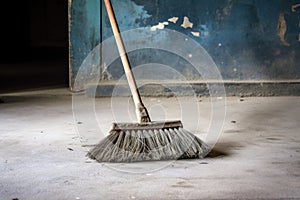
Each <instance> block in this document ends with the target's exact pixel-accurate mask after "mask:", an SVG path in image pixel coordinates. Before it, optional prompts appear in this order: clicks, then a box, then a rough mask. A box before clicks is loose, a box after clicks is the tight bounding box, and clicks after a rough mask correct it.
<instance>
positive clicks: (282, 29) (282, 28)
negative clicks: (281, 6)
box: [277, 13, 290, 46]
mask: <svg viewBox="0 0 300 200" xmlns="http://www.w3.org/2000/svg"><path fill="white" fill-rule="evenodd" d="M286 30H287V25H286V20H285V17H284V13H280V15H279V18H278V24H277V35H278V37H279V38H280V42H281V44H282V45H284V46H290V44H289V43H288V42H287V41H286V40H285V33H286Z"/></svg>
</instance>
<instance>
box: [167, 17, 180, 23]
mask: <svg viewBox="0 0 300 200" xmlns="http://www.w3.org/2000/svg"><path fill="white" fill-rule="evenodd" d="M178 19H179V18H178V17H172V18H169V19H168V21H169V22H173V23H174V24H176V23H177V21H178Z"/></svg>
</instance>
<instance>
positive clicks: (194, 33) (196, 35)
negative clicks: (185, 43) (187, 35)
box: [191, 31, 200, 37]
mask: <svg viewBox="0 0 300 200" xmlns="http://www.w3.org/2000/svg"><path fill="white" fill-rule="evenodd" d="M191 33H192V35H193V36H195V37H200V33H199V32H193V31H192V32H191Z"/></svg>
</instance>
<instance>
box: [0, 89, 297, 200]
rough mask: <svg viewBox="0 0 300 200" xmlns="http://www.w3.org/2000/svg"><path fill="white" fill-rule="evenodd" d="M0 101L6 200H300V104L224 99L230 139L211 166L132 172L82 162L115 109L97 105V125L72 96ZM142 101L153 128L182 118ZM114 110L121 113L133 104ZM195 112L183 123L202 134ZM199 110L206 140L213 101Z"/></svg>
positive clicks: (1, 194)
mask: <svg viewBox="0 0 300 200" xmlns="http://www.w3.org/2000/svg"><path fill="white" fill-rule="evenodd" d="M0 98H1V99H2V100H3V101H4V103H0V110H1V111H0V121H1V123H0V148H1V151H0V199H3V200H5V199H13V198H18V199H19V200H25V199H28V200H34V199H39V200H40V199H51V200H52V199H60V200H61V199H66V200H68V199H74V200H76V199H300V190H299V188H300V132H299V131H300V124H299V118H300V97H271V98H263V97H261V98H244V99H242V100H243V101H241V100H240V98H238V97H230V98H227V105H226V109H227V113H226V118H225V122H224V130H223V132H222V135H221V137H220V138H219V140H218V143H217V144H216V146H215V151H214V152H213V153H212V154H211V155H210V156H209V157H207V158H205V159H202V160H198V159H197V160H180V161H176V162H170V161H162V162H146V163H132V164H99V163H96V162H94V161H91V160H88V159H87V158H86V157H85V154H86V153H87V150H88V148H89V145H90V144H91V143H93V142H97V141H95V140H97V139H98V137H100V136H99V134H97V133H96V132H97V128H95V127H94V124H93V120H94V119H95V116H96V119H97V120H98V123H99V126H100V128H101V130H104V131H105V130H106V129H107V128H109V126H110V124H111V122H112V120H113V117H112V115H111V106H110V105H112V104H111V99H108V98H106V99H97V100H96V102H95V104H94V105H95V108H96V109H95V110H96V115H93V116H91V114H90V111H89V110H91V109H90V108H88V105H89V104H86V102H84V101H80V99H79V100H78V101H77V103H75V106H74V108H73V109H72V97H71V95H70V94H69V93H68V91H67V90H66V89H62V90H53V91H37V92H31V93H19V94H10V95H3V96H2V97H0ZM145 101H146V103H147V104H152V106H151V111H150V113H152V114H153V115H152V118H155V117H156V118H162V117H165V116H166V117H169V116H171V117H175V118H176V117H177V115H178V105H177V102H176V99H175V100H174V99H173V98H169V99H166V98H162V99H157V98H147V99H145ZM189 101H193V100H189V99H188V98H187V99H186V102H189ZM117 102H119V103H116V104H114V108H117V109H119V108H121V109H124V105H123V104H122V103H124V102H125V103H128V102H127V101H126V100H122V99H119V100H118V101H117ZM151 102H152V103H151ZM161 105H163V106H164V108H165V110H163V109H162V107H161ZM192 105H193V104H192V103H191V104H190V107H189V104H186V105H185V106H186V107H185V109H187V110H188V109H190V111H189V112H191V113H192V114H191V115H186V116H185V118H184V120H183V123H184V125H185V128H186V129H191V130H192V131H195V130H193V129H195V127H193V124H194V123H195V120H196V119H195V113H194V114H193V112H192V111H193V107H192ZM197 105H199V108H200V110H201V112H200V114H199V116H198V119H199V121H200V129H198V130H199V131H198V132H197V131H196V132H197V134H198V136H199V137H204V136H205V131H206V129H207V124H209V122H210V112H211V109H210V101H209V99H207V98H203V99H202V100H201V101H199V100H197ZM118 106H119V107H118ZM179 110H180V109H179ZM73 111H74V113H75V119H74V117H73ZM117 111H118V110H117ZM158 111H160V112H161V111H164V112H163V113H164V115H159V114H157V113H159V112H158ZM116 113H118V112H116ZM126 116H128V113H126V112H123V111H122V112H121V111H120V113H118V116H117V117H116V116H115V118H117V119H121V120H123V119H126ZM133 117H134V116H133ZM94 121H95V120H94ZM98 129H99V127H98ZM98 131H99V130H98ZM95 138H96V139H95Z"/></svg>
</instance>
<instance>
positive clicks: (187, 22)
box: [181, 16, 194, 28]
mask: <svg viewBox="0 0 300 200" xmlns="http://www.w3.org/2000/svg"><path fill="white" fill-rule="evenodd" d="M193 25H194V24H193V23H192V22H190V20H189V18H188V17H186V16H185V17H184V18H183V23H182V24H181V26H182V27H183V28H193Z"/></svg>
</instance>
